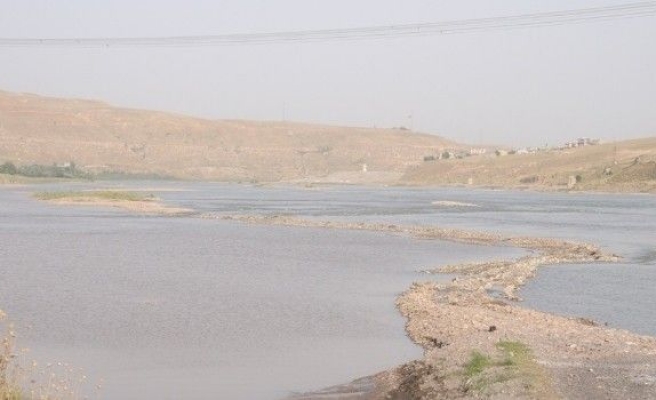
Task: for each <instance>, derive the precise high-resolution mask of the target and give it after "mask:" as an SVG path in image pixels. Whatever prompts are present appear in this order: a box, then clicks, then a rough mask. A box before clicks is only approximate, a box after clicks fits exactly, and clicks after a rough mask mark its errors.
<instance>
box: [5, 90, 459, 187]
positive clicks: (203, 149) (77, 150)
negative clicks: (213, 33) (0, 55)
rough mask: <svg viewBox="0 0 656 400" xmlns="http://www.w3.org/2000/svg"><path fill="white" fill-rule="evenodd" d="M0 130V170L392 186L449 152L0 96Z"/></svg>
mask: <svg viewBox="0 0 656 400" xmlns="http://www.w3.org/2000/svg"><path fill="white" fill-rule="evenodd" d="M0 121H2V124H0V162H5V161H10V162H13V163H14V164H16V165H30V164H40V165H52V164H53V163H56V164H60V163H67V162H70V161H73V162H74V163H75V165H76V167H77V168H79V169H80V170H83V171H85V172H90V173H101V172H112V171H121V172H127V173H133V174H151V175H152V174H155V175H160V176H170V177H175V178H185V179H212V180H222V181H263V182H275V181H281V180H282V181H294V180H296V181H304V180H322V181H337V182H360V181H363V182H365V183H369V182H370V181H383V182H390V181H395V180H397V179H398V178H399V177H400V176H401V175H402V173H403V172H404V171H405V169H406V168H407V166H408V165H413V164H418V163H420V162H421V160H422V159H423V157H424V156H425V155H427V154H437V153H439V152H440V151H441V150H442V149H444V148H445V147H449V148H453V147H457V146H456V145H455V144H454V143H452V142H448V141H446V140H444V139H442V138H440V137H437V136H432V135H422V134H417V133H413V132H410V131H407V130H403V129H366V128H345V127H333V126H322V125H310V124H298V123H287V122H248V121H210V120H204V119H199V118H191V117H185V116H180V115H174V114H168V113H162V112H153V111H142V110H128V109H120V108H115V107H111V106H109V105H107V104H104V103H100V102H95V101H84V100H62V99H53V98H46V97H40V96H34V95H25V94H12V93H7V92H1V91H0ZM364 164H366V165H367V173H366V174H363V173H362V169H363V165H364Z"/></svg>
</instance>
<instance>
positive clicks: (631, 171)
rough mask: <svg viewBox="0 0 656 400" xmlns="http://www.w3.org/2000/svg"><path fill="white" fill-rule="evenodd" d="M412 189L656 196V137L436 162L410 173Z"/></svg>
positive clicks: (426, 164) (414, 169)
mask: <svg viewBox="0 0 656 400" xmlns="http://www.w3.org/2000/svg"><path fill="white" fill-rule="evenodd" d="M401 181H402V182H403V183H406V184H412V185H452V184H472V185H474V186H495V187H505V188H531V189H544V190H590V191H609V192H615V191H617V192H656V137H654V138H646V139H637V140H629V141H623V142H616V143H606V144H600V145H592V146H584V147H576V148H568V149H563V150H550V151H541V152H537V153H535V154H513V155H505V156H496V155H495V154H488V155H482V156H477V157H467V158H463V159H446V160H435V161H431V162H425V163H422V164H421V165H420V166H418V167H415V168H409V169H408V171H407V173H406V174H405V175H404V176H403V178H402V179H401Z"/></svg>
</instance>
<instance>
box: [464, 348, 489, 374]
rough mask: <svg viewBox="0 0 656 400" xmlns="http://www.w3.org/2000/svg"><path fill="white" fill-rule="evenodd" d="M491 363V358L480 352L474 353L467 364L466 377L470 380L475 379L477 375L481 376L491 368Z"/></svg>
mask: <svg viewBox="0 0 656 400" xmlns="http://www.w3.org/2000/svg"><path fill="white" fill-rule="evenodd" d="M490 363H491V360H490V357H488V356H486V355H484V354H482V353H480V352H478V351H474V352H472V355H471V358H470V359H469V361H468V362H467V364H465V376H466V377H468V378H473V377H475V376H476V375H480V374H481V373H482V372H483V371H484V370H485V368H487V367H489V366H490Z"/></svg>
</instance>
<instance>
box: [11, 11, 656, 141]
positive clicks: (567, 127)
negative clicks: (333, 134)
mask: <svg viewBox="0 0 656 400" xmlns="http://www.w3.org/2000/svg"><path fill="white" fill-rule="evenodd" d="M628 2H630V0H624V1H611V0H607V1H603V0H540V1H538V0H495V1H490V0H405V1H400V0H397V1H392V0H359V1H358V0H348V1H347V0H329V1H328V0H325V1H324V0H275V1H274V0H231V1H217V0H215V1H210V0H205V1H170V0H169V1H163V0H150V1H144V0H129V1H124V0H120V1H98V0H70V1H64V0H61V1H53V0H42V1H36V0H22V1H14V0H0V37H3V38H8V37H37V38H53V37H98V36H102V37H107V36H113V37H131V36H173V35H203V34H224V33H251V32H272V31H289V30H304V29H326V28H346V27H359V26H369V25H390V24H405V23H419V22H439V21H445V20H453V19H469V18H481V17H491V16H504V15H515V14H524V13H532V12H544V11H553V10H562V9H576V8H587V7H599V6H608V5H615V4H624V3H628ZM655 42H656V17H645V18H634V19H625V20H612V21H606V22H597V23H587V24H579V25H567V26H555V27H537V28H536V27H533V28H527V29H515V30H506V31H488V32H480V33H468V34H456V35H433V36H425V37H404V38H392V39H379V40H366V41H346V42H324V43H311V42H310V43H282V44H280V43H278V44H268V45H233V46H222V47H192V48H111V47H110V48H95V49H93V48H92V49H84V48H59V49H48V48H0V90H8V91H16V92H30V93H36V94H42V95H49V96H59V97H79V98H93V99H100V100H104V101H107V102H109V103H111V104H114V105H118V106H125V107H137V108H146V109H157V110H166V111H174V112H178V113H184V114H191V115H196V116H201V117H207V118H212V119H220V118H228V119H234V118H240V119H258V120H281V119H283V118H286V119H287V120H295V121H311V122H321V123H329V124H339V125H352V126H379V127H393V126H407V127H412V128H414V129H415V130H419V131H423V132H428V133H436V134H440V135H442V136H445V137H448V138H451V139H455V140H458V141H461V142H469V143H500V144H508V145H516V146H522V145H544V144H545V143H549V144H557V143H561V142H564V141H567V140H569V139H573V138H576V137H580V136H589V137H599V138H603V139H607V140H619V139H625V138H632V137H642V136H655V135H656V44H655Z"/></svg>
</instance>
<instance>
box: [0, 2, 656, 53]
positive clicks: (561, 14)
mask: <svg viewBox="0 0 656 400" xmlns="http://www.w3.org/2000/svg"><path fill="white" fill-rule="evenodd" d="M655 15H656V1H643V2H637V3H628V4H622V5H615V6H608V7H596V8H584V9H576V10H563V11H554V12H545V13H534V14H522V15H514V16H505V17H490V18H478V19H463V20H455V21H443V22H433V23H419V24H402V25H380V26H370V27H359V28H344V29H322V30H305V31H287V32H270V33H243V34H222V35H198V36H164V37H122V38H120V37H99V38H50V39H47V38H0V47H82V48H91V47H196V46H221V45H234V44H267V43H285V42H319V41H321V42H324V41H339V40H365V39H380V38H393V37H403V36H421V35H436V34H456V33H468V32H485V31H493V30H508V29H518V28H527V27H542V26H557V25H569V24H581V23H589V22H596V21H605V20H615V19H623V18H640V17H651V16H655Z"/></svg>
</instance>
